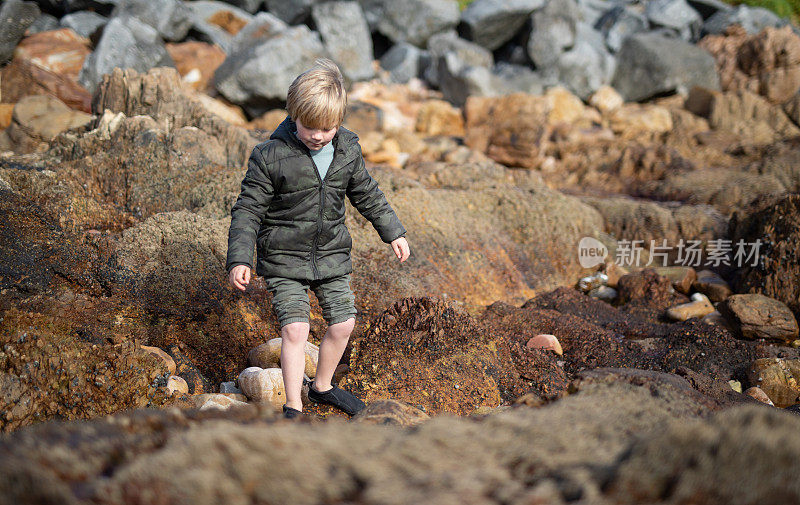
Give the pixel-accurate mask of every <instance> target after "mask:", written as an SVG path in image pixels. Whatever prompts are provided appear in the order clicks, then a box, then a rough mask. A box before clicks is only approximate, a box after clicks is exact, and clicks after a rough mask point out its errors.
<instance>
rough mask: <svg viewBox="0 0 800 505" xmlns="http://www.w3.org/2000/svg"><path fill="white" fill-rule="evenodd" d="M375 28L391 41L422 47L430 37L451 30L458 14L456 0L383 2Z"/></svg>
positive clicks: (456, 22) (388, 0) (391, 0)
mask: <svg viewBox="0 0 800 505" xmlns="http://www.w3.org/2000/svg"><path fill="white" fill-rule="evenodd" d="M382 9H383V16H382V17H381V18H380V19H379V20H378V23H377V28H378V31H380V32H381V33H382V34H384V35H386V36H387V37H389V39H391V40H392V41H393V42H409V43H411V44H414V45H415V46H418V47H423V46H425V44H426V42H427V41H428V39H429V38H430V37H431V35H433V34H435V33H439V32H442V31H445V30H449V29H451V28H454V27H455V26H456V25H457V24H458V21H459V16H460V12H459V9H458V3H457V2H456V1H455V0H407V1H405V2H397V1H395V0H384V1H383V3H382Z"/></svg>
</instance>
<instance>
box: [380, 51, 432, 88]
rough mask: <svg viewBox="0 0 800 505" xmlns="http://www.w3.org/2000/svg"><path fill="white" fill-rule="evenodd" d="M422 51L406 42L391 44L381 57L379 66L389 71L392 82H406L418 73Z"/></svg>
mask: <svg viewBox="0 0 800 505" xmlns="http://www.w3.org/2000/svg"><path fill="white" fill-rule="evenodd" d="M421 54H422V51H421V50H420V49H419V48H418V47H416V46H412V45H411V44H409V43H408V42H400V43H398V44H395V45H393V46H392V48H391V49H389V50H388V51H387V52H386V54H384V55H383V56H382V57H381V60H380V63H381V68H383V69H384V70H387V71H388V72H389V78H390V79H391V80H392V82H396V83H399V84H404V83H407V82H408V81H409V80H411V79H412V78H414V77H418V76H419V75H420V55H421Z"/></svg>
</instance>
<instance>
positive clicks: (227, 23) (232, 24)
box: [206, 9, 247, 35]
mask: <svg viewBox="0 0 800 505" xmlns="http://www.w3.org/2000/svg"><path fill="white" fill-rule="evenodd" d="M206 21H208V22H209V23H211V24H212V25H217V26H219V27H220V28H222V29H223V30H225V31H226V32H228V33H230V34H231V35H236V34H237V33H239V31H240V30H241V29H242V28H244V26H245V25H246V24H247V21H245V20H244V19H241V18H240V17H238V16H236V15H235V14H234V13H233V12H231V11H229V10H224V9H220V10H218V11H217V12H215V13H214V14H212V15H211V16H209V17H208V18H206Z"/></svg>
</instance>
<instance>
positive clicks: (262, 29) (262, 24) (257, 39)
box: [226, 12, 289, 54]
mask: <svg viewBox="0 0 800 505" xmlns="http://www.w3.org/2000/svg"><path fill="white" fill-rule="evenodd" d="M288 27H289V25H287V24H286V23H284V22H283V21H281V20H280V19H279V18H277V17H275V16H273V15H272V14H270V13H269V12H259V13H258V14H256V15H255V16H253V19H251V20H250V21H249V22H248V23H247V24H246V25H244V26H243V27H242V28H241V29H240V30H239V31H237V32H236V35H234V36H233V38H232V39H231V41H230V44H228V47H227V50H226V52H227V54H231V53H235V52H238V51H242V50H244V49H246V48H248V47H250V46H254V45H257V44H260V43H262V42H264V41H266V40H269V39H271V38H272V37H274V36H275V35H277V34H279V33H281V32H283V31H284V30H286V29H287V28H288Z"/></svg>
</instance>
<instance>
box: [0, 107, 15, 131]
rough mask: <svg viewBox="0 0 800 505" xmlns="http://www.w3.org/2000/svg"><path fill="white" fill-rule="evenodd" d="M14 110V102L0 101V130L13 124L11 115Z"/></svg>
mask: <svg viewBox="0 0 800 505" xmlns="http://www.w3.org/2000/svg"><path fill="white" fill-rule="evenodd" d="M13 112H14V104H13V103H0V130H3V129H5V128H8V125H10V124H11V115H12V113H13Z"/></svg>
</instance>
